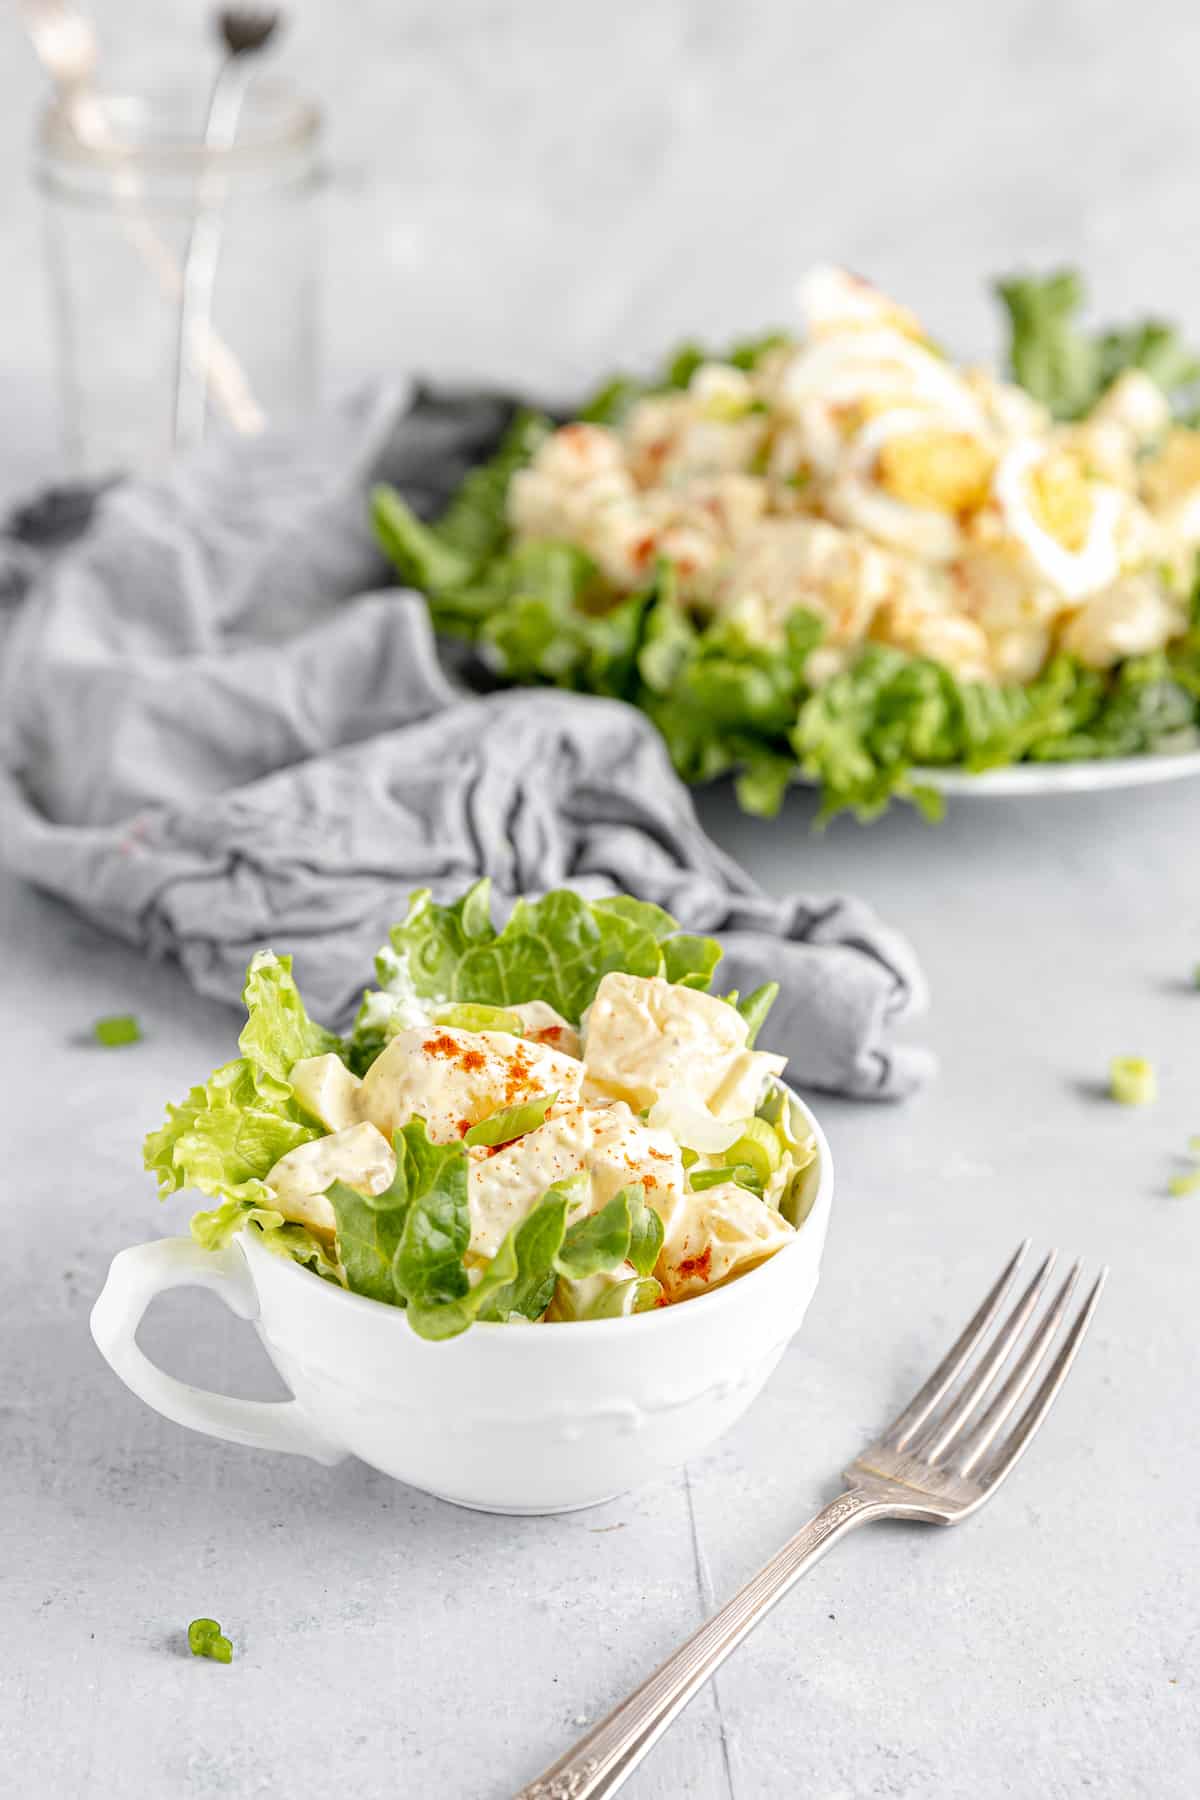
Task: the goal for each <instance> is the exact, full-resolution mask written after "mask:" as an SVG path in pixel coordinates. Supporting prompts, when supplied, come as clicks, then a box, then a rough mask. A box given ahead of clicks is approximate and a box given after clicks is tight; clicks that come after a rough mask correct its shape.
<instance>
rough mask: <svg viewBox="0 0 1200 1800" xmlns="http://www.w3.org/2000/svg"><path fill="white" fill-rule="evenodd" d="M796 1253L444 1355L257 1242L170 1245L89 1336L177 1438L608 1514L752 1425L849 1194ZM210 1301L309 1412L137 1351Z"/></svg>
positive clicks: (126, 1280) (470, 1494)
mask: <svg viewBox="0 0 1200 1800" xmlns="http://www.w3.org/2000/svg"><path fill="white" fill-rule="evenodd" d="M792 1101H793V1104H794V1105H795V1106H796V1107H797V1108H798V1110H799V1112H800V1114H801V1115H802V1117H803V1118H804V1120H805V1122H806V1123H807V1124H808V1125H809V1127H810V1128H811V1130H812V1132H813V1134H814V1137H815V1139H816V1143H817V1162H816V1164H815V1165H814V1174H813V1180H814V1181H815V1186H816V1192H815V1195H814V1197H813V1201H812V1205H811V1208H810V1211H809V1214H808V1217H807V1218H806V1219H805V1220H804V1223H803V1224H802V1225H801V1227H800V1229H799V1231H798V1232H797V1234H796V1236H795V1238H794V1239H793V1240H792V1241H791V1242H789V1243H787V1244H786V1245H785V1246H784V1248H783V1249H782V1250H779V1251H777V1252H776V1254H775V1255H774V1256H772V1257H770V1258H769V1259H768V1260H767V1261H766V1262H764V1263H762V1264H760V1265H759V1267H758V1268H756V1269H752V1270H751V1271H750V1272H749V1273H748V1274H746V1275H743V1276H741V1277H740V1278H738V1279H737V1280H734V1281H731V1282H730V1283H728V1285H726V1286H724V1287H720V1288H716V1289H714V1291H713V1292H712V1293H710V1294H704V1295H702V1296H700V1297H699V1298H697V1299H694V1300H686V1301H683V1302H681V1303H680V1304H678V1305H675V1306H668V1307H660V1308H658V1309H656V1310H654V1311H651V1312H647V1313H639V1314H635V1315H634V1316H632V1317H630V1318H623V1319H602V1320H595V1321H583V1322H581V1323H575V1324H562V1325H528V1326H526V1325H520V1324H516V1325H513V1324H505V1325H499V1324H482V1325H473V1326H472V1327H471V1328H470V1330H469V1331H466V1332H464V1333H463V1334H462V1335H461V1336H460V1337H457V1338H451V1339H449V1340H448V1341H447V1342H445V1343H431V1342H428V1341H427V1340H425V1339H424V1338H420V1337H418V1336H417V1335H416V1333H415V1332H413V1331H412V1330H411V1329H410V1327H409V1325H408V1321H407V1319H406V1318H405V1315H404V1312H403V1311H402V1310H401V1309H400V1308H397V1307H391V1306H384V1305H381V1304H380V1303H379V1302H378V1301H375V1300H367V1299H365V1298H363V1296H361V1295H359V1294H351V1293H347V1292H346V1291H345V1290H344V1289H342V1288H340V1287H337V1286H335V1285H334V1284H333V1283H331V1282H328V1281H322V1280H320V1279H319V1278H318V1277H317V1276H315V1275H313V1274H311V1273H310V1271H309V1270H307V1269H303V1268H301V1267H300V1266H299V1265H298V1264H297V1263H294V1262H292V1261H291V1260H289V1259H287V1258H285V1257H282V1256H278V1255H276V1254H275V1253H274V1252H272V1251H269V1250H267V1249H265V1248H264V1247H263V1244H262V1243H261V1241H259V1240H258V1239H256V1237H255V1235H254V1234H253V1233H250V1232H243V1233H241V1234H240V1235H239V1237H238V1238H237V1239H235V1241H234V1242H233V1243H232V1244H231V1245H230V1246H229V1247H228V1248H227V1249H225V1250H221V1251H215V1252H214V1251H211V1250H202V1249H201V1248H200V1247H199V1245H198V1244H196V1243H194V1242H193V1241H192V1239H191V1238H166V1239H160V1240H159V1241H157V1242H155V1243H150V1244H139V1245H137V1246H136V1247H135V1248H133V1249H130V1250H122V1251H121V1252H120V1254H119V1255H118V1256H117V1257H115V1258H114V1260H113V1264H112V1267H111V1268H110V1270H109V1273H108V1279H107V1281H106V1282H105V1284H104V1289H103V1291H102V1293H101V1294H100V1297H99V1299H98V1300H97V1301H96V1305H95V1308H94V1309H93V1312H92V1335H93V1337H94V1338H95V1340H96V1343H97V1344H98V1346H99V1348H100V1351H101V1353H102V1354H103V1355H104V1356H105V1357H106V1358H107V1360H108V1362H109V1363H110V1364H111V1365H112V1367H113V1368H114V1369H115V1370H116V1372H117V1374H118V1375H119V1376H120V1377H121V1379H122V1381H124V1382H125V1384H126V1386H127V1387H129V1388H131V1389H132V1390H133V1392H134V1393H135V1394H137V1395H138V1397H139V1398H140V1399H142V1400H144V1401H146V1403H147V1405H149V1406H152V1407H154V1408H155V1410H156V1411H157V1412H160V1413H163V1414H164V1415H165V1416H166V1417H167V1418H168V1419H173V1420H174V1421H175V1422H176V1424H179V1425H188V1426H190V1427H191V1428H192V1429H193V1430H194V1431H203V1432H207V1434H208V1435H209V1436H210V1437H217V1438H225V1439H227V1440H229V1441H230V1442H232V1443H235V1444H249V1445H251V1446H253V1447H255V1448H257V1449H265V1450H285V1451H288V1452H291V1453H292V1454H294V1455H300V1456H310V1457H312V1458H314V1459H315V1460H316V1461H317V1462H322V1463H327V1464H333V1463H336V1462H340V1461H341V1460H342V1458H343V1457H345V1456H358V1457H360V1458H361V1459H362V1461H363V1462H366V1463H370V1464H371V1465H372V1467H373V1468H376V1469H381V1470H382V1471H383V1472H384V1473H385V1474H388V1475H392V1476H395V1478H396V1479H397V1480H399V1481H405V1482H408V1483H409V1484H410V1485H411V1486H412V1487H417V1488H422V1489H424V1491H425V1492H426V1493H430V1494H435V1495H437V1496H438V1497H439V1498H441V1499H444V1500H451V1501H454V1502H455V1503H456V1504H457V1505H459V1506H470V1507H475V1508H477V1509H479V1510H481V1511H484V1512H502V1513H552V1512H568V1511H571V1510H572V1509H574V1508H576V1507H582V1506H594V1505H597V1504H598V1503H599V1502H600V1501H602V1500H607V1499H611V1498H612V1497H613V1496H614V1495H615V1494H619V1493H623V1492H625V1491H626V1490H627V1489H629V1488H632V1487H635V1486H637V1485H638V1484H639V1483H640V1482H642V1481H645V1480H647V1479H650V1478H652V1477H653V1476H655V1475H658V1474H661V1473H663V1472H664V1471H665V1470H668V1469H671V1468H674V1467H676V1466H677V1465H679V1464H681V1463H683V1462H686V1461H687V1460H688V1459H689V1458H690V1457H693V1456H695V1455H697V1454H698V1452H700V1451H701V1450H703V1449H705V1448H706V1447H707V1445H709V1444H710V1443H712V1442H713V1441H714V1440H715V1439H716V1438H718V1437H719V1436H720V1435H721V1433H722V1432H724V1431H726V1430H727V1429H728V1428H729V1426H731V1425H732V1424H733V1423H734V1422H735V1420H737V1419H738V1418H740V1417H741V1415H742V1413H743V1412H745V1410H746V1408H747V1407H748V1406H749V1405H750V1403H751V1401H752V1400H754V1399H755V1398H756V1397H757V1395H758V1393H759V1392H760V1390H761V1389H762V1387H763V1384H764V1383H765V1382H766V1380H767V1377H768V1376H769V1375H770V1374H771V1373H772V1371H773V1370H774V1368H775V1366H776V1364H777V1363H778V1361H779V1359H780V1357H781V1356H782V1355H783V1352H784V1350H785V1349H786V1347H787V1345H788V1343H789V1341H790V1340H791V1338H792V1337H793V1336H794V1334H795V1333H796V1331H797V1330H798V1329H799V1327H800V1324H801V1321H802V1320H803V1318H804V1314H805V1311H806V1310H807V1308H808V1304H809V1301H810V1300H811V1299H812V1296H813V1293H814V1291H815V1289H816V1285H817V1277H818V1273H819V1270H820V1263H821V1251H822V1248H823V1246H824V1242H825V1231H826V1226H827V1224H828V1220H829V1208H830V1203H831V1200H832V1196H833V1165H832V1163H831V1161H830V1157H829V1146H828V1144H827V1143H826V1141H825V1137H824V1134H823V1133H822V1131H821V1129H820V1126H819V1125H818V1124H817V1122H816V1120H815V1119H814V1117H813V1115H812V1114H811V1112H809V1110H808V1108H807V1107H806V1106H804V1104H803V1102H801V1101H799V1100H798V1099H797V1098H796V1097H795V1095H792ZM188 1286H192V1287H208V1288H212V1289H213V1290H214V1291H215V1292H216V1293H218V1294H220V1296H221V1298H222V1299H223V1300H224V1302H225V1304H226V1305H227V1306H228V1307H229V1308H230V1310H231V1311H232V1312H235V1313H236V1314H237V1315H238V1317H239V1318H242V1319H248V1320H250V1321H251V1322H252V1323H253V1325H254V1327H255V1329H256V1331H257V1332H258V1335H259V1337H260V1339H261V1340H262V1342H263V1344H264V1345H265V1347H266V1350H267V1354H268V1355H269V1356H270V1358H271V1361H272V1362H273V1363H274V1364H275V1367H276V1368H277V1369H278V1371H279V1373H280V1375H281V1376H282V1377H283V1379H284V1381H285V1382H286V1384H287V1386H288V1388H289V1389H290V1391H291V1393H292V1394H293V1396H294V1398H293V1399H291V1400H285V1401H275V1402H270V1401H266V1402H264V1401H257V1400H238V1399H233V1398H230V1397H229V1396H227V1395H222V1394H213V1393H208V1392H205V1391H204V1390H203V1389H200V1388H194V1387H191V1386H189V1385H188V1384H187V1383H186V1382H183V1381H177V1380H176V1379H175V1377H174V1376H172V1375H167V1374H166V1373H165V1372H164V1371H163V1370H162V1369H159V1368H157V1367H156V1366H155V1365H154V1364H153V1363H152V1362H150V1361H149V1359H148V1358H147V1357H146V1356H145V1355H144V1354H143V1352H142V1351H141V1350H140V1349H139V1348H138V1345H137V1343H136V1341H135V1334H136V1332H137V1328H138V1325H139V1323H140V1322H141V1318H142V1315H143V1313H144V1312H145V1310H146V1308H147V1306H148V1305H149V1303H150V1301H151V1300H152V1299H153V1297H154V1296H155V1294H158V1293H161V1292H162V1291H163V1290H164V1289H165V1288H170V1287H188Z"/></svg>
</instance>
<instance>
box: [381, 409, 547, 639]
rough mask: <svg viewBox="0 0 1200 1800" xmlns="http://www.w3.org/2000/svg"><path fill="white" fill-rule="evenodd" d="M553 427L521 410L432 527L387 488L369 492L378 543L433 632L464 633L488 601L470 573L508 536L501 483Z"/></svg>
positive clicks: (484, 588)
mask: <svg viewBox="0 0 1200 1800" xmlns="http://www.w3.org/2000/svg"><path fill="white" fill-rule="evenodd" d="M552 429H553V427H552V425H551V422H550V420H549V419H547V418H545V417H544V416H542V415H541V414H539V413H529V412H527V413H521V414H520V415H518V417H517V418H516V419H515V420H514V422H513V424H512V426H511V427H510V429H509V431H508V432H507V433H506V435H505V437H504V439H503V441H502V443H501V444H500V446H499V448H498V449H497V450H496V452H495V454H494V455H493V456H492V457H491V458H489V459H488V461H486V462H484V463H481V464H479V466H478V467H477V468H475V469H473V470H472V471H471V473H470V474H469V475H468V476H467V477H466V479H465V480H464V481H463V483H462V486H461V487H460V488H459V490H458V493H457V494H456V495H455V497H454V499H453V500H452V501H451V502H450V505H449V506H448V507H447V508H446V511H445V512H444V513H443V514H442V516H441V518H440V519H439V520H438V521H437V522H436V524H432V525H431V524H427V523H425V522H424V521H423V520H421V519H419V518H418V517H417V515H416V513H414V512H413V510H412V508H411V507H410V506H409V505H408V503H407V502H406V501H405V500H404V499H403V497H402V496H401V495H400V494H399V493H398V492H397V491H396V489H395V488H392V487H388V486H385V485H380V486H378V487H376V488H374V489H373V490H372V492H371V522H372V524H373V525H374V528H375V535H376V538H377V539H378V542H379V545H380V548H381V549H382V551H383V553H384V555H385V556H386V557H387V558H388V560H389V561H390V562H391V563H393V564H394V566H395V568H396V571H397V573H398V574H399V575H400V578H401V580H402V581H404V582H406V583H408V584H409V585H410V586H412V587H416V588H419V589H420V590H421V591H422V592H423V593H425V594H427V595H428V596H429V598H430V603H431V606H432V607H433V610H434V614H435V622H437V623H438V624H439V626H440V628H441V629H443V630H451V631H456V632H466V633H467V635H471V633H472V632H473V630H474V628H475V626H477V624H478V623H479V621H480V619H481V618H483V617H484V616H486V613H487V610H488V608H489V607H490V606H491V605H492V604H494V602H495V596H494V594H493V592H492V589H491V587H490V585H489V583H488V581H486V580H485V581H484V582H483V585H482V587H480V586H479V583H478V578H479V577H480V575H481V574H482V572H483V571H485V570H487V569H488V568H489V565H491V564H492V563H493V561H494V559H495V558H496V557H497V556H498V555H499V553H500V552H501V550H502V549H503V548H504V546H505V544H506V542H507V538H508V521H507V518H506V515H505V500H506V496H507V493H508V484H509V482H510V480H511V479H512V476H513V475H514V473H515V472H516V470H517V469H519V468H522V467H524V465H525V464H526V463H527V462H528V461H529V459H530V458H531V457H532V455H533V454H534V451H535V450H536V449H537V447H538V445H539V444H540V443H541V442H542V440H543V439H544V438H545V437H546V435H547V434H548V433H549V432H550V431H551V430H552Z"/></svg>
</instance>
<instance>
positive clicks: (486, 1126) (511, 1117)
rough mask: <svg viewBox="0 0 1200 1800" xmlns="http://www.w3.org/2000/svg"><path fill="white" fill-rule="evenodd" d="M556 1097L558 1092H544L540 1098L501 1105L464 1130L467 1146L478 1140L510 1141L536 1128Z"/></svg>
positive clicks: (464, 1139)
mask: <svg viewBox="0 0 1200 1800" xmlns="http://www.w3.org/2000/svg"><path fill="white" fill-rule="evenodd" d="M557 1099H558V1095H557V1094H543V1095H542V1096H541V1098H540V1099H539V1100H526V1101H525V1103H524V1105H522V1106H505V1107H502V1108H501V1110H500V1111H499V1112H494V1113H493V1114H492V1115H491V1117H490V1118H488V1119H480V1121H479V1123H478V1125H472V1127H471V1129H470V1131H467V1132H464V1134H463V1143H464V1144H466V1146H467V1148H468V1149H470V1148H471V1147H472V1146H474V1145H475V1144H487V1145H488V1146H489V1147H491V1146H493V1145H495V1144H511V1143H512V1141H513V1139H514V1138H519V1137H524V1136H525V1134H526V1132H527V1131H536V1130H537V1128H538V1126H539V1125H543V1124H545V1121H546V1114H547V1113H548V1112H549V1110H550V1108H551V1107H552V1106H553V1105H554V1102H555V1101H556V1100H557Z"/></svg>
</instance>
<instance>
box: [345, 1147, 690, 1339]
mask: <svg viewBox="0 0 1200 1800" xmlns="http://www.w3.org/2000/svg"><path fill="white" fill-rule="evenodd" d="M393 1142H394V1145H395V1150H396V1178H395V1180H394V1181H393V1182H392V1185H391V1187H390V1188H388V1189H387V1191H386V1192H385V1193H382V1194H375V1195H373V1196H367V1195H364V1194H360V1193H359V1192H358V1191H357V1190H356V1189H355V1188H352V1187H348V1186H347V1185H346V1183H345V1182H334V1183H333V1185H332V1186H331V1187H330V1189H329V1192H328V1198H329V1201H330V1203H331V1205H332V1206H333V1210H334V1213H335V1215H336V1218H337V1235H338V1248H339V1252H340V1257H341V1263H340V1267H341V1271H342V1273H343V1275H344V1279H345V1283H346V1285H347V1286H348V1287H349V1289H350V1291H351V1292H352V1293H356V1294H363V1295H365V1296H366V1298H367V1299H370V1300H377V1301H380V1302H382V1303H383V1304H384V1305H386V1306H400V1307H404V1308H406V1309H407V1312H408V1320H409V1324H410V1325H411V1326H412V1329H413V1330H414V1331H415V1332H416V1333H417V1334H418V1336H420V1337H425V1338H431V1339H439V1340H440V1339H445V1338H450V1337H456V1336H458V1334H459V1333H460V1332H463V1331H466V1330H467V1329H468V1327H469V1326H470V1325H472V1324H473V1323H474V1322H475V1321H476V1320H477V1319H482V1320H489V1321H498V1322H502V1321H504V1320H508V1319H513V1318H524V1319H531V1320H532V1319H539V1318H541V1317H542V1315H543V1314H544V1313H545V1311H546V1308H547V1307H548V1306H549V1304H550V1302H551V1300H552V1298H553V1296H554V1291H555V1286H556V1284H557V1282H558V1281H559V1280H560V1278H561V1279H566V1280H581V1279H584V1278H585V1277H588V1276H592V1275H596V1274H600V1273H608V1272H612V1271H614V1270H620V1269H621V1268H622V1267H623V1266H624V1265H625V1264H626V1263H627V1262H628V1263H631V1264H632V1266H633V1268H634V1270H635V1271H636V1273H637V1275H638V1276H646V1275H648V1274H649V1271H650V1270H651V1269H652V1268H653V1266H654V1264H655V1262H656V1261H657V1260H658V1254H659V1251H660V1250H661V1248H662V1237H663V1228H662V1222H661V1220H660V1219H659V1217H658V1214H657V1213H656V1212H654V1210H653V1208H651V1207H649V1206H648V1205H647V1204H646V1201H645V1196H644V1194H643V1193H642V1190H641V1189H640V1188H637V1187H633V1188H625V1189H622V1191H621V1192H620V1193H619V1194H617V1195H616V1196H615V1197H614V1198H613V1199H612V1200H610V1201H609V1203H608V1205H607V1206H605V1207H603V1208H602V1209H601V1211H599V1212H598V1213H595V1214H592V1215H589V1216H586V1217H584V1218H582V1219H579V1220H577V1221H576V1222H575V1223H574V1224H572V1225H568V1224H567V1218H568V1214H569V1213H570V1212H571V1211H572V1210H573V1209H574V1208H575V1207H577V1206H578V1205H579V1204H580V1203H581V1201H582V1199H583V1198H584V1195H585V1193H586V1186H587V1182H586V1177H580V1176H575V1177H572V1178H571V1179H570V1180H567V1181H563V1182H559V1183H557V1184H556V1185H555V1186H554V1187H551V1188H549V1189H548V1190H547V1192H546V1193H545V1194H544V1195H543V1196H542V1199H541V1200H540V1201H539V1202H538V1204H537V1205H536V1206H535V1207H533V1209H532V1210H531V1211H530V1212H529V1213H528V1215H527V1216H526V1217H525V1218H524V1219H523V1220H521V1222H520V1223H519V1224H518V1225H516V1226H514V1227H513V1229H512V1230H511V1231H510V1232H509V1233H508V1234H507V1236H506V1237H505V1238H504V1240H503V1242H502V1243H501V1245H500V1248H499V1250H498V1251H497V1252H496V1255H495V1256H494V1257H493V1258H492V1259H491V1260H490V1262H488V1263H487V1264H486V1266H485V1267H484V1268H483V1269H482V1270H481V1271H479V1272H477V1274H476V1276H475V1279H474V1280H472V1277H471V1275H470V1274H469V1273H468V1270H467V1267H466V1261H465V1259H466V1254H467V1250H468V1246H469V1242H470V1214H469V1210H468V1203H467V1192H468V1174H469V1162H468V1158H467V1153H466V1151H465V1149H464V1147H463V1145H462V1144H461V1142H458V1141H456V1142H454V1143H452V1144H445V1145H435V1144H431V1143H430V1141H429V1138H428V1136H427V1133H426V1130H425V1124H424V1121H423V1120H420V1119H416V1120H413V1121H412V1122H411V1123H410V1124H408V1125H406V1126H405V1127H404V1128H403V1130H402V1131H398V1132H397V1133H396V1135H395V1138H394V1140H393Z"/></svg>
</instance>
